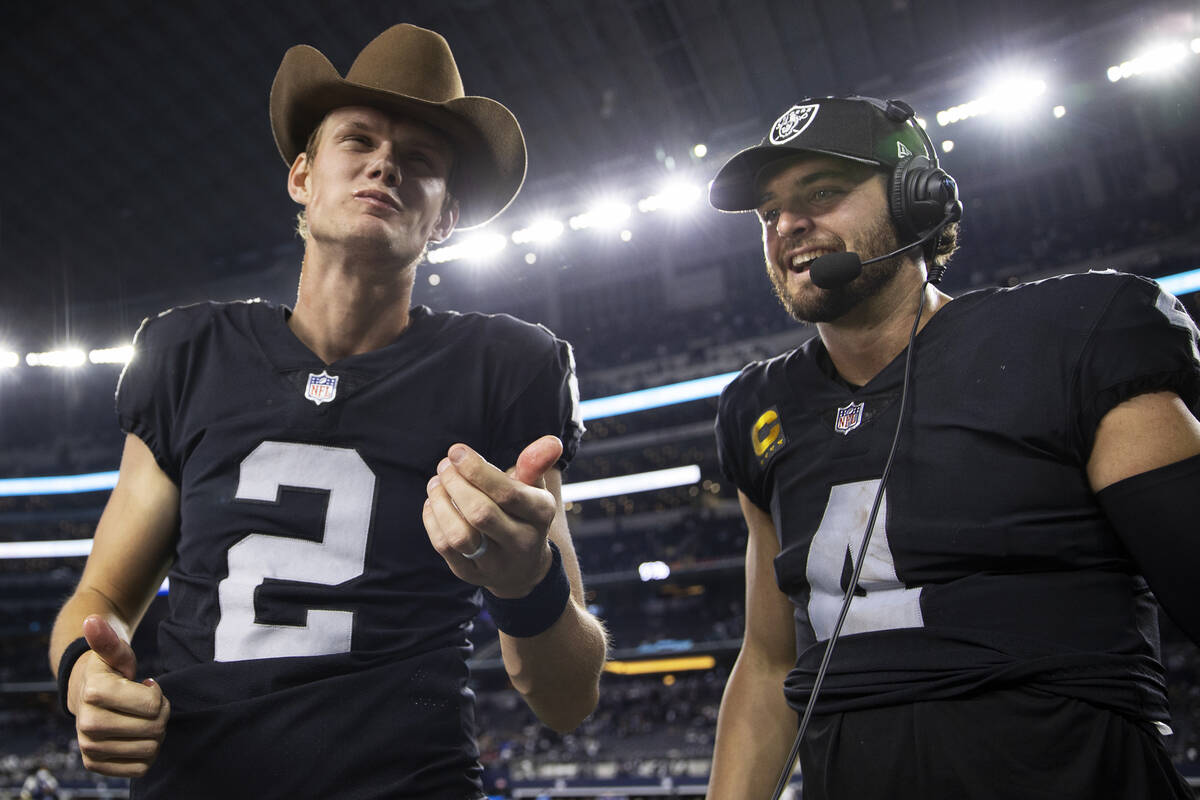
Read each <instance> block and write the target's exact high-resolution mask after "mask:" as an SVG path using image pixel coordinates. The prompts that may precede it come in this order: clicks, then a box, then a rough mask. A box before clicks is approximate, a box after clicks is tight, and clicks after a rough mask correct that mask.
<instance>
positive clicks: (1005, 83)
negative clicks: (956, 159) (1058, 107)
mask: <svg viewBox="0 0 1200 800" xmlns="http://www.w3.org/2000/svg"><path fill="white" fill-rule="evenodd" d="M1045 93H1046V82H1045V81H1044V80H1042V79H1041V78H1036V77H1020V78H1006V79H1004V80H1001V81H997V82H996V83H994V84H992V85H991V86H990V87H988V89H987V91H986V92H984V94H983V95H982V96H980V97H977V98H975V99H974V100H970V101H968V102H966V103H962V104H960V105H956V106H951V107H950V108H947V109H943V110H942V111H939V112H938V113H937V122H938V125H941V126H942V127H943V128H945V127H947V126H948V125H953V124H954V123H956V122H962V121H963V120H965V119H970V118H972V117H979V116H983V115H985V114H993V113H1002V114H1004V115H1006V116H1009V117H1012V116H1016V115H1020V114H1023V113H1024V112H1026V111H1028V110H1029V107H1030V106H1031V105H1032V104H1033V103H1034V101H1035V100H1037V98H1039V97H1041V96H1042V95H1044V94H1045Z"/></svg>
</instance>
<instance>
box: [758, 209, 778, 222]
mask: <svg viewBox="0 0 1200 800" xmlns="http://www.w3.org/2000/svg"><path fill="white" fill-rule="evenodd" d="M758 216H759V217H760V218H761V219H762V221H763V224H764V225H774V224H775V221H776V220H777V219H779V209H778V208H769V209H767V210H766V211H760V212H758Z"/></svg>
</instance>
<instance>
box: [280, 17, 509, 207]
mask: <svg viewBox="0 0 1200 800" xmlns="http://www.w3.org/2000/svg"><path fill="white" fill-rule="evenodd" d="M343 106H370V107H372V108H378V109H382V110H384V111H390V112H395V113H399V114H404V115H407V116H409V117H412V118H413V119H416V120H418V121H420V122H423V123H425V124H427V125H430V126H432V127H434V128H437V129H438V130H440V131H441V132H443V133H444V134H445V135H446V136H447V137H448V138H449V139H450V140H451V142H452V143H453V145H454V151H455V162H454V170H453V177H452V181H451V183H452V186H451V190H452V191H453V192H454V196H455V197H456V199H457V200H458V203H459V226H458V227H459V228H471V227H475V226H478V225H483V224H484V223H486V222H488V221H490V220H491V219H492V218H493V217H495V216H496V215H497V214H499V213H500V212H501V211H503V210H504V209H505V207H507V206H508V204H509V203H511V202H512V200H513V198H514V197H516V196H517V192H518V191H519V190H520V189H521V184H522V183H523V182H524V180H525V137H524V136H523V135H522V134H521V126H520V125H519V124H517V119H516V117H514V116H513V114H512V112H511V111H509V110H508V109H507V108H505V107H504V106H503V105H501V104H500V103H497V102H496V101H495V100H492V99H490V98H487V97H468V96H466V95H465V94H464V92H463V85H462V78H461V77H460V76H459V74H458V66H457V65H456V64H455V63H454V54H453V53H451V52H450V46H449V45H448V44H447V43H446V40H445V39H444V38H442V36H441V35H440V34H438V33H435V32H433V31H430V30H426V29H425V28H418V27H417V26H415V25H408V24H404V25H393V26H392V27H390V28H388V29H387V30H386V31H384V32H383V33H381V34H379V35H378V36H376V37H375V38H374V39H373V40H372V41H371V42H370V43H369V44H368V45H367V46H366V47H364V48H363V49H362V52H361V53H359V54H358V57H357V58H356V59H354V63H353V64H351V65H350V71H349V72H347V73H346V77H345V78H343V77H342V76H341V75H339V74H338V71H337V69H335V68H334V66H333V64H331V63H329V59H327V58H325V56H324V55H322V54H321V52H320V51H318V50H317V49H316V48H313V47H309V46H308V45H304V44H301V45H296V46H295V47H292V48H290V49H289V50H288V51H287V52H286V53H284V56H283V62H282V63H281V64H280V65H279V71H278V72H277V73H275V82H274V83H273V84H272V85H271V131H272V132H273V133H274V134H275V144H276V146H278V147H279V153H280V155H282V156H283V160H284V162H286V163H287V164H288V166H291V164H292V162H293V161H295V160H296V156H297V155H299V154H300V153H302V152H304V149H305V146H306V145H307V143H308V137H309V135H311V134H312V132H313V131H314V130H316V128H317V126H318V125H319V124H320V123H321V120H322V119H324V118H325V115H326V114H328V113H329V112H330V111H332V110H333V109H335V108H341V107H343Z"/></svg>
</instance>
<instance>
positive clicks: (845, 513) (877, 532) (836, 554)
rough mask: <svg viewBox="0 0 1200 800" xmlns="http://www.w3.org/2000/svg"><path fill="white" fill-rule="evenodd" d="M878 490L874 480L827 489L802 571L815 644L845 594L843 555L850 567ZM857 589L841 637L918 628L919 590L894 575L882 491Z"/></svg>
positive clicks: (830, 629) (830, 631) (827, 629)
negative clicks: (860, 593)
mask: <svg viewBox="0 0 1200 800" xmlns="http://www.w3.org/2000/svg"><path fill="white" fill-rule="evenodd" d="M878 490H879V479H877V478H876V479H873V480H869V481H857V482H855V483H843V484H840V485H838V486H834V487H833V488H832V489H831V490H830V491H829V502H828V503H827V504H826V506H825V515H824V516H823V517H821V524H820V526H818V528H817V532H816V533H815V534H814V535H813V540H812V544H811V545H809V549H808V564H807V566H806V568H805V569H806V574H807V577H808V583H809V586H810V587H811V592H810V594H809V599H808V619H809V622H810V624H811V625H812V627H813V631H814V632H815V633H816V635H817V639H818V640H819V641H821V640H826V639H828V638H829V637H830V636H831V635H833V628H834V626H835V625H836V624H837V618H838V614H839V613H840V612H841V607H842V602H843V598H844V596H845V592H844V591H843V590H842V571H843V569H844V568H845V565H846V553H847V552H849V553H850V557H851V559H852V562H851V563H852V564H857V563H858V554H859V548H860V547H861V546H862V537H863V532H864V531H865V530H866V527H867V518H868V517H869V516H870V515H871V504H872V503H873V502H874V500H875V493H876V492H877V491H878ZM858 586H859V589H860V590H861V591H863V592H865V593H866V594H865V595H859V596H857V597H855V598H854V600H853V601H851V603H850V613H849V614H847V615H846V622H845V624H844V625H843V626H842V634H852V633H866V632H868V631H885V630H891V629H893V628H920V627H923V626H924V624H925V623H924V620H923V619H922V618H921V587H915V588H911V589H910V588H906V587H905V585H904V584H903V583H902V582H901V581H900V579H899V578H898V577H897V576H896V562H895V559H894V558H893V557H892V549H891V547H890V546H889V544H888V535H887V492H886V491H885V492H884V493H883V497H882V498H881V499H880V504H879V514H878V516H876V518H875V525H874V529H873V531H872V533H871V543H870V544H869V545H868V546H867V561H866V563H865V564H863V570H862V575H861V576H859V582H858Z"/></svg>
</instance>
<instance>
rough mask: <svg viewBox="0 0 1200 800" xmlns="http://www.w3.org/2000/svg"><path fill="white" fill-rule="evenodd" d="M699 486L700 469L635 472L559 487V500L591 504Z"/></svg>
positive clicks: (687, 468) (673, 468) (681, 468)
mask: <svg viewBox="0 0 1200 800" xmlns="http://www.w3.org/2000/svg"><path fill="white" fill-rule="evenodd" d="M699 482H700V465H699V464H689V465H687V466H686V467H671V468H669V469H659V470H654V471H653V472H638V473H634V474H633V475H618V476H617V477H615V478H600V479H598V480H594V481H579V482H578V483H566V484H563V487H562V499H563V502H565V503H574V502H578V501H580V500H595V499H597V498H600V497H616V496H618V495H623V494H634V493H636V492H653V491H656V490H658V489H671V488H674V487H676V486H688V485H689V484H693V483H699Z"/></svg>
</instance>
